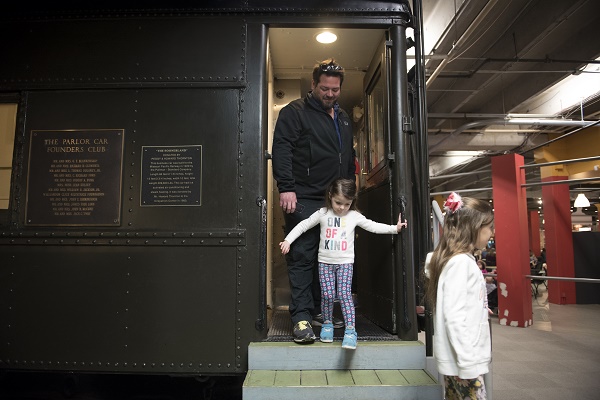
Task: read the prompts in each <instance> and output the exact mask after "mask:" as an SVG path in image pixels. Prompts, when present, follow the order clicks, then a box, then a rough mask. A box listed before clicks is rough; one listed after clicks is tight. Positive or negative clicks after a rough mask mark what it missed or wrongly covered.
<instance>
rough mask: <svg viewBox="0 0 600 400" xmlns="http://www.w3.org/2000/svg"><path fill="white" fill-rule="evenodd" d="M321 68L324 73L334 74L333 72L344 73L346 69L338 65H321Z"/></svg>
mask: <svg viewBox="0 0 600 400" xmlns="http://www.w3.org/2000/svg"><path fill="white" fill-rule="evenodd" d="M319 67H320V68H321V71H323V72H333V71H342V70H343V69H344V68H343V67H342V66H341V65H337V64H332V63H329V64H320V65H319Z"/></svg>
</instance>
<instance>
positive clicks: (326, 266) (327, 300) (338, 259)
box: [279, 178, 407, 349]
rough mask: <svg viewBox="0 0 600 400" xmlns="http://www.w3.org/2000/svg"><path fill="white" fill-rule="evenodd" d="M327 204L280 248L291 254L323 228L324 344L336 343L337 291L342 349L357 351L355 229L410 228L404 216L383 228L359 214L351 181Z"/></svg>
mask: <svg viewBox="0 0 600 400" xmlns="http://www.w3.org/2000/svg"><path fill="white" fill-rule="evenodd" d="M325 204H326V207H323V208H321V209H320V210H317V211H316V212H315V213H313V214H312V215H311V216H310V217H308V218H307V219H305V220H303V221H302V222H300V223H299V224H298V225H296V227H294V229H292V231H291V232H290V233H289V234H288V235H287V236H286V238H285V239H284V241H283V242H281V243H279V246H280V247H281V252H282V253H283V254H287V253H288V252H289V251H290V246H291V244H292V243H293V242H294V240H296V239H297V238H298V237H299V236H300V235H301V234H302V233H304V232H306V231H308V230H309V229H310V228H312V227H314V226H316V225H317V224H320V226H321V239H320V241H319V255H318V261H319V282H320V283H321V311H322V313H323V320H324V322H325V323H324V324H323V326H322V327H321V341H322V342H333V324H332V318H333V301H334V299H335V297H336V291H337V295H338V298H339V299H340V305H341V307H342V314H343V316H344V322H345V324H346V332H345V333H344V339H343V341H342V347H343V348H346V349H355V348H356V341H357V334H356V329H355V310H354V303H353V301H352V273H353V265H354V229H355V228H356V227H357V226H360V227H361V228H363V229H365V230H367V231H369V232H373V233H381V234H383V233H387V234H396V233H398V232H400V230H401V229H402V227H406V225H407V223H406V221H404V222H402V221H401V218H402V215H400V216H399V217H398V224H397V225H386V224H380V223H378V222H374V221H371V220H370V219H367V218H366V217H365V216H364V215H362V214H361V213H360V212H358V211H357V210H356V183H355V182H354V180H351V179H342V178H339V179H336V180H335V181H333V182H332V183H331V184H330V185H329V187H328V189H327V193H326V195H325ZM336 282H337V288H336Z"/></svg>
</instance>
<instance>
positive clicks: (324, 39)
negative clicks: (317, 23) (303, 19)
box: [316, 31, 337, 44]
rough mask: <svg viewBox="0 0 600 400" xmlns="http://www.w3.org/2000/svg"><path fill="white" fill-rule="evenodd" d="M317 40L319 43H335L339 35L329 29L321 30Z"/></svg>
mask: <svg viewBox="0 0 600 400" xmlns="http://www.w3.org/2000/svg"><path fill="white" fill-rule="evenodd" d="M316 39H317V42H319V43H325V44H327V43H333V42H335V41H336V40H337V36H336V35H335V34H334V33H331V32H329V31H325V32H321V33H319V34H318V35H317V38H316Z"/></svg>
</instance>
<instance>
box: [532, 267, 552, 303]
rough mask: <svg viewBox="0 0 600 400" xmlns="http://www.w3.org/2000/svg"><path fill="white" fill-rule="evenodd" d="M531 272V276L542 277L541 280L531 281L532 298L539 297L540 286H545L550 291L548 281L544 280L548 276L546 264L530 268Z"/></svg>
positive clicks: (534, 279)
mask: <svg viewBox="0 0 600 400" xmlns="http://www.w3.org/2000/svg"><path fill="white" fill-rule="evenodd" d="M530 271H531V273H530V275H537V276H540V278H532V279H531V296H533V297H534V298H535V297H538V295H539V287H540V285H544V286H545V287H546V289H548V283H547V280H546V279H543V277H544V276H546V263H543V264H541V263H537V265H535V266H533V267H531V268H530Z"/></svg>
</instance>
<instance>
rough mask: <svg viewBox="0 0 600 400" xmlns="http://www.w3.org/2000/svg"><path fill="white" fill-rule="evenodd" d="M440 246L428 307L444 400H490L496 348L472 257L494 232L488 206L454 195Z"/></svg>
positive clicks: (430, 268) (433, 259)
mask: <svg viewBox="0 0 600 400" xmlns="http://www.w3.org/2000/svg"><path fill="white" fill-rule="evenodd" d="M444 209H445V211H446V214H445V217H444V230H443V233H442V235H441V237H440V242H439V244H438V246H437V247H436V248H435V250H434V251H433V253H432V254H430V255H428V257H427V265H426V266H425V273H426V276H427V278H428V279H427V281H426V289H425V304H426V307H428V308H430V309H431V310H432V311H433V313H434V337H433V352H434V357H435V359H436V363H437V368H438V371H439V372H440V373H441V374H443V375H445V377H444V384H445V391H446V397H445V398H446V399H447V400H451V399H461V400H463V399H486V396H487V394H486V391H485V385H484V383H483V374H485V373H487V372H488V370H489V363H490V360H491V353H492V346H491V340H490V331H489V325H488V314H489V310H488V308H487V291H486V286H485V279H484V277H483V275H482V274H481V271H480V270H479V268H478V267H477V263H476V262H475V257H473V255H472V254H473V251H474V250H476V249H481V248H484V247H485V246H486V245H487V242H488V240H489V239H490V237H491V236H492V234H493V230H494V215H493V213H492V207H491V206H490V205H489V203H488V202H486V201H483V200H478V199H473V198H467V197H465V198H461V197H460V196H459V195H458V194H456V193H452V194H450V196H449V197H448V200H447V201H446V202H445V203H444Z"/></svg>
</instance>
